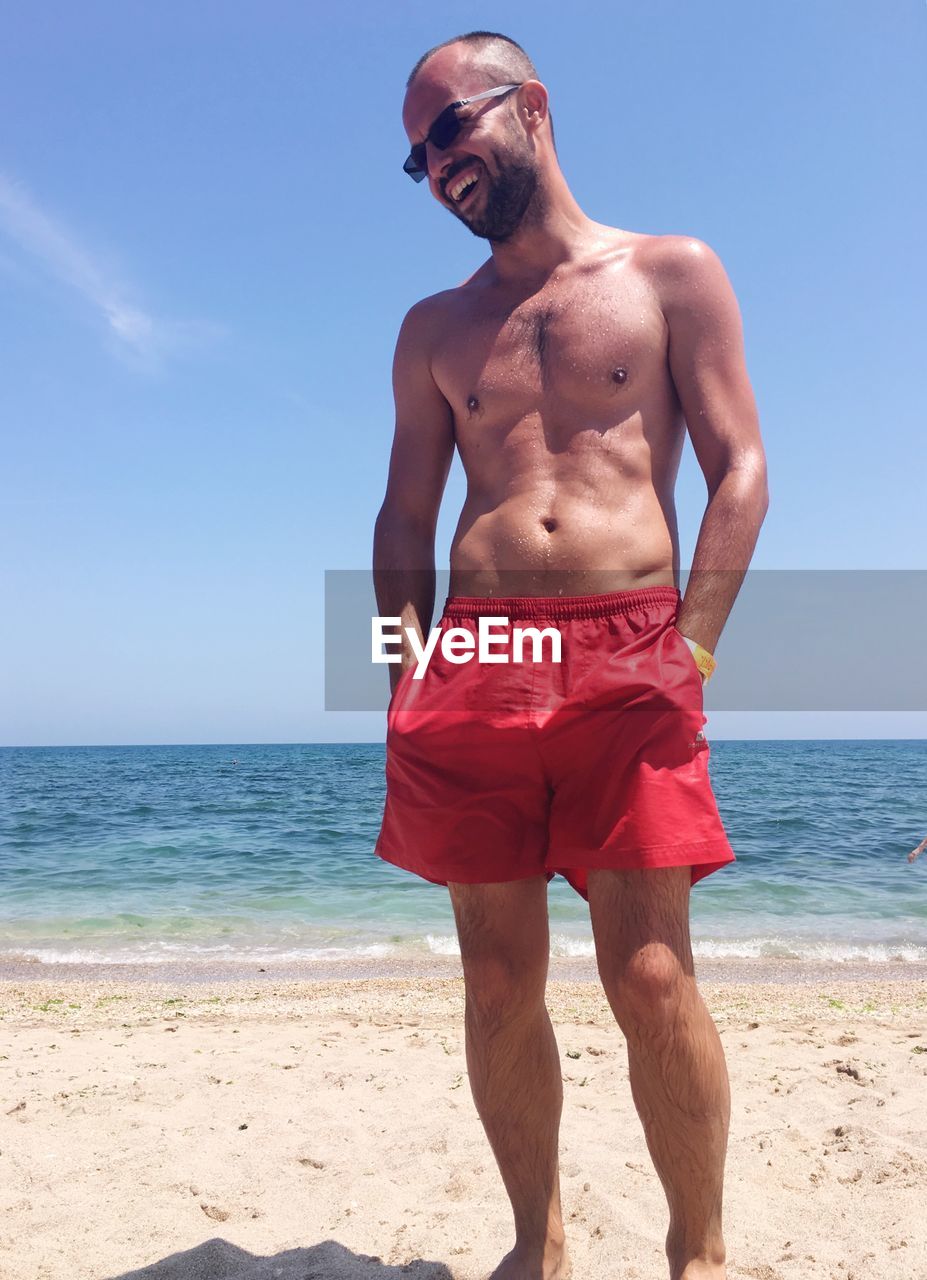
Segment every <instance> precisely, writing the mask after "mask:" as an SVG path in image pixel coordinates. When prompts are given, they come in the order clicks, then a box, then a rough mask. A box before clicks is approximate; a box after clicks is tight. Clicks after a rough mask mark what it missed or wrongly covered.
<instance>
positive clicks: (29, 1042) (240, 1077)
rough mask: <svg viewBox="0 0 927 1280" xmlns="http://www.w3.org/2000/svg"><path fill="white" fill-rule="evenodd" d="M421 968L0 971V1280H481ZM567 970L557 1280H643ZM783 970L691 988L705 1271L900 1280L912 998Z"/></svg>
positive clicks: (455, 996)
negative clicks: (717, 1127)
mask: <svg viewBox="0 0 927 1280" xmlns="http://www.w3.org/2000/svg"><path fill="white" fill-rule="evenodd" d="M440 967H441V966H439V968H440ZM443 968H444V970H445V971H446V972H445V973H444V975H443V976H435V971H434V967H433V966H432V967H431V968H430V969H429V970H428V971H427V972H422V973H413V974H411V975H409V974H405V975H403V976H392V977H378V978H372V977H367V978H354V979H343V978H340V979H332V978H327V979H325V980H315V981H310V980H306V979H300V980H295V981H294V980H292V979H280V978H279V976H277V975H275V974H273V973H268V972H266V971H265V972H263V973H258V972H256V973H254V974H253V975H251V976H249V977H238V978H235V979H224V980H222V979H219V978H215V979H206V980H201V981H197V982H191V981H187V982H182V981H179V980H176V979H171V980H169V981H163V980H159V981H156V982H153V981H151V979H150V978H149V980H148V981H145V982H140V981H133V982H129V981H126V979H125V976H124V975H114V974H113V973H110V974H108V975H104V974H103V973H96V974H92V975H86V974H84V975H82V976H80V977H75V976H71V977H68V978H65V977H62V976H61V975H60V974H56V975H54V976H48V975H43V976H42V978H40V979H39V978H22V977H21V976H13V977H7V978H5V979H3V980H2V982H0V1012H2V1020H0V1079H2V1081H3V1088H2V1100H3V1106H2V1141H0V1207H2V1226H0V1275H2V1276H3V1277H4V1280H64V1278H65V1277H67V1278H68V1280H102V1278H103V1277H106V1278H107V1280H115V1278H116V1277H119V1278H120V1280H129V1277H131V1278H132V1280H143V1278H144V1280H258V1278H260V1280H264V1278H265V1277H280V1280H309V1278H310V1277H311V1278H312V1280H342V1278H343V1280H354V1278H355V1277H365V1278H368V1280H387V1278H389V1277H398V1276H400V1275H402V1276H410V1277H418V1278H419V1280H426V1278H427V1280H451V1278H453V1280H478V1278H480V1277H484V1276H486V1275H488V1273H489V1271H490V1270H491V1269H492V1267H493V1266H494V1265H495V1264H496V1263H497V1262H498V1261H499V1259H500V1258H501V1256H502V1255H503V1254H504V1253H505V1252H506V1251H507V1250H508V1249H509V1248H510V1247H511V1243H512V1239H511V1234H510V1218H509V1207H508V1202H507V1200H506V1198H505V1195H504V1191H503V1189H502V1186H501V1182H500V1180H499V1176H498V1172H497V1169H496V1166H495V1163H494V1160H493V1158H492V1154H491V1152H490V1150H489V1147H488V1145H487V1143H486V1140H485V1137H484V1134H483V1131H482V1127H481V1125H480V1122H479V1119H478V1117H477V1115H476V1113H475V1110H474V1107H473V1103H472V1099H471V1096H470V1092H469V1086H468V1080H467V1073H466V1062H465V1058H464V1043H463V1029H462V1017H463V984H462V980H461V978H460V976H459V970H458V969H457V967H456V962H455V961H454V960H453V959H448V960H447V961H446V963H445V964H444V966H443ZM564 972H568V973H572V976H571V977H567V978H565V977H564V976H563V974H564ZM592 976H593V975H592V974H591V971H590V967H589V966H588V965H586V966H576V965H574V966H573V967H572V970H571V968H570V966H569V965H566V964H560V965H558V966H552V969H551V981H550V983H549V987H548V1005H549V1008H550V1010H551V1016H552V1019H553V1022H554V1025H555V1028H556V1032H557V1037H558V1041H559V1044H560V1048H561V1054H562V1062H563V1080H564V1113H563V1122H562V1129H561V1179H562V1188H563V1203H564V1213H565V1216H566V1223H567V1230H568V1239H569V1243H570V1246H571V1250H572V1257H573V1276H574V1277H575V1280H606V1278H617V1277H628V1278H629V1280H633V1278H640V1280H658V1278H660V1277H663V1276H664V1275H665V1274H666V1264H665V1260H664V1256H663V1238H664V1234H665V1228H666V1205H665V1200H664V1197H663V1191H662V1188H661V1186H660V1184H659V1182H658V1179H657V1176H656V1174H655V1172H654V1170H653V1166H652V1164H651V1162H650V1158H649V1155H648V1152H647V1149H646V1146H645V1144H644V1138H643V1132H642V1130H641V1127H640V1122H639V1120H638V1118H637V1114H636V1112H635V1110H634V1107H633V1103H632V1100H631V1095H630V1090H629V1086H628V1077H627V1060H626V1056H625V1047H624V1040H623V1037H622V1035H621V1032H620V1030H619V1029H618V1028H617V1026H616V1025H615V1023H614V1020H613V1019H612V1016H611V1013H610V1010H609V1009H608V1006H607V1004H606V1002H605V998H604V995H603V994H602V991H601V989H600V988H599V987H598V986H597V984H596V982H595V981H593V980H591V979H592ZM803 976H804V979H805V980H801V981H781V980H780V981H774V982H771V981H769V980H768V977H767V980H766V981H751V982H742V981H719V980H717V978H712V977H711V976H710V975H708V974H706V972H705V967H704V966H701V967H700V969H699V980H700V986H701V990H702V993H703V995H704V997H705V1000H706V1003H707V1004H708V1007H709V1009H710V1010H711V1012H712V1015H713V1016H714V1018H715V1020H716V1022H717V1025H718V1028H719V1031H720V1033H721V1036H722V1041H723V1043H724V1046H725V1052H726V1055H727V1061H728V1069H729V1072H730V1077H731V1088H732V1099H733V1109H732V1120H731V1135H730V1145H729V1151H728V1163H727V1182H726V1194H725V1232H726V1239H727V1246H728V1275H729V1276H730V1277H731V1280H740V1278H741V1277H752V1278H753V1280H792V1278H793V1277H794V1278H795V1280H797V1278H798V1277H802V1278H803V1280H810V1278H812V1277H820V1278H821V1280H824V1278H825V1277H826V1278H827V1280H865V1278H868V1277H878V1278H879V1280H923V1278H924V1277H925V1276H927V1215H925V1210H924V1195H925V1192H927V1120H925V1114H927V1113H925V1106H924V1097H925V1089H927V988H925V986H924V983H923V978H922V976H920V975H919V976H918V977H917V978H915V979H911V978H904V979H903V978H893V979H886V978H885V977H881V976H878V977H876V978H860V977H857V978H856V979H855V980H851V981H848V980H847V979H846V976H845V975H843V976H841V975H840V973H839V971H835V972H834V975H833V976H830V977H822V975H820V974H818V975H816V977H815V979H814V980H813V981H809V980H807V975H803Z"/></svg>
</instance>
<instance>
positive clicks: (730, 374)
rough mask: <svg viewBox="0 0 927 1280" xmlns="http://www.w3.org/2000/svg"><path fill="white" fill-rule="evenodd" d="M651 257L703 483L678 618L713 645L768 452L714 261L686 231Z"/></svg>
mask: <svg viewBox="0 0 927 1280" xmlns="http://www.w3.org/2000/svg"><path fill="white" fill-rule="evenodd" d="M655 256H656V263H655V281H656V286H657V289H658V292H659V296H660V302H661V306H662V309H663V314H664V316H665V318H666V321H667V324H668V326H669V365H670V372H671V374H672V377H673V382H674V384H675V386H676V391H677V394H678V396H679V400H680V403H681V405H682V410H683V413H684V415H685V419H686V426H687V428H688V431H689V436H690V438H691V440H692V447H693V449H694V451H695V456H696V459H697V460H698V464H699V466H700V467H701V469H702V474H703V475H704V477H705V482H706V484H707V486H708V505H707V507H706V509H705V514H704V516H703V518H702V523H701V527H700V529H699V535H698V540H697V542H696V545H695V553H694V555H693V558H692V569H691V572H690V575H689V581H688V584H687V587H686V594H685V598H684V600H683V603H682V606H681V608H680V612H679V617H678V619H677V626H678V627H679V630H680V631H682V633H683V634H684V635H686V636H689V637H691V639H693V640H695V641H697V642H698V643H699V644H700V645H702V646H703V647H704V648H705V649H707V650H708V651H709V653H713V652H714V649H715V646H716V645H717V642H718V637H719V636H720V635H721V631H722V629H723V627H724V624H725V622H726V621H727V617H728V614H729V613H730V611H731V608H732V606H733V604H734V601H735V599H736V598H737V593H738V591H739V590H740V585H741V583H742V581H743V579H744V576H745V575H746V572H747V567H748V565H749V563H750V559H751V557H752V555H753V550H754V547H755V546H756V540H757V537H758V536H759V532H760V527H761V525H762V523H763V520H764V518H765V515H766V511H767V508H768V506H769V491H768V489H767V482H766V456H765V453H764V450H763V442H762V440H761V438H760V425H759V419H758V416H757V410H756V402H755V400H754V398H753V390H752V388H751V386H750V379H749V377H748V376H747V368H746V363H745V359H744V343H743V327H742V324H741V318H740V308H739V307H738V305H737V299H736V297H735V296H734V290H733V289H732V287H731V283H730V281H729V280H728V277H727V273H726V272H725V270H724V267H723V266H722V264H721V261H720V259H719V258H718V256H717V254H716V253H715V252H714V251H713V250H712V249H710V248H709V246H708V245H707V244H705V243H703V241H701V240H696V239H693V238H691V237H687V236H661V237H659V240H658V241H657V245H656V251H655Z"/></svg>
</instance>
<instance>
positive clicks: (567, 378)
mask: <svg viewBox="0 0 927 1280" xmlns="http://www.w3.org/2000/svg"><path fill="white" fill-rule="evenodd" d="M481 303H482V305H481ZM666 344H667V337H666V322H665V320H664V318H663V315H662V313H661V311H660V309H659V306H658V305H657V304H656V302H655V300H654V298H653V296H652V294H651V292H650V290H649V289H648V288H647V287H646V284H645V283H644V282H641V281H640V280H637V281H635V280H628V279H627V278H626V277H623V278H619V279H618V280H612V281H607V282H604V283H603V282H601V281H597V282H596V283H595V284H590V283H586V284H583V283H578V284H577V283H573V284H571V285H565V286H562V287H556V288H549V289H545V290H543V291H541V292H540V293H538V294H535V295H534V296H532V297H530V298H527V299H524V300H519V301H516V302H513V303H511V304H509V305H501V306H500V305H499V304H498V303H495V305H494V304H493V301H492V300H491V299H481V298H480V297H479V295H477V296H476V297H474V298H473V299H466V300H462V302H461V305H460V307H459V310H458V313H457V314H456V315H455V316H453V317H452V318H451V321H450V323H449V324H448V326H447V329H446V330H445V332H444V333H443V334H442V337H441V340H440V342H439V343H438V344H437V347H436V350H435V353H434V355H433V364H432V368H433V372H434V376H435V379H436V381H437V383H438V385H439V387H440V389H441V391H442V393H443V394H444V396H445V398H446V399H447V400H448V402H449V403H450V405H451V407H452V409H453V411H454V418H455V421H456V423H457V424H458V428H460V427H462V426H463V425H464V424H467V423H468V422H472V421H473V420H474V419H476V420H480V419H481V420H483V421H484V422H487V421H488V422H492V423H495V424H498V425H500V426H502V425H503V424H505V425H508V426H512V425H514V424H515V423H516V422H519V421H522V420H524V419H525V418H527V417H529V416H531V415H533V414H538V413H540V414H547V413H553V414H555V415H556V416H557V417H566V418H568V419H570V420H571V421H575V422H576V423H577V425H578V424H579V423H581V422H583V421H586V420H589V419H592V420H595V421H601V420H604V421H609V420H611V421H621V420H623V419H624V418H626V417H627V416H628V414H629V413H633V412H635V411H636V410H639V409H640V408H641V407H642V405H643V404H644V402H645V401H646V400H647V398H648V397H652V396H653V395H654V394H659V391H660V388H661V387H662V386H663V385H664V384H665V382H666V379H667V376H668V374H667V365H666Z"/></svg>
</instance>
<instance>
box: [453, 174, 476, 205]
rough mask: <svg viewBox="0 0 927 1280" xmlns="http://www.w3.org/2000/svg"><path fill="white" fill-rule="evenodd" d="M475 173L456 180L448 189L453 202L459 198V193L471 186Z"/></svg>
mask: <svg viewBox="0 0 927 1280" xmlns="http://www.w3.org/2000/svg"><path fill="white" fill-rule="evenodd" d="M476 178H477V175H476V174H475V173H471V174H470V175H469V177H466V178H463V179H462V180H461V181H460V182H456V183H455V184H454V185H453V186H452V187H451V190H450V196H451V199H452V200H454V201H455V202H456V201H458V200H459V199H460V196H461V193H462V192H464V191H466V189H467V188H468V187H472V186H473V184H474V182H476Z"/></svg>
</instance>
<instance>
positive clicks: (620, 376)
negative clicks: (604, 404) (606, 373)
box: [612, 369, 628, 387]
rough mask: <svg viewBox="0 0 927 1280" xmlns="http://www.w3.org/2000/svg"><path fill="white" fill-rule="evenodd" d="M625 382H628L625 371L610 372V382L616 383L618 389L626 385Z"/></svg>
mask: <svg viewBox="0 0 927 1280" xmlns="http://www.w3.org/2000/svg"><path fill="white" fill-rule="evenodd" d="M627 380H628V371H627V369H613V370H612V382H616V383H617V384H618V386H619V387H620V386H623V385H624V383H626V382H627Z"/></svg>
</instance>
